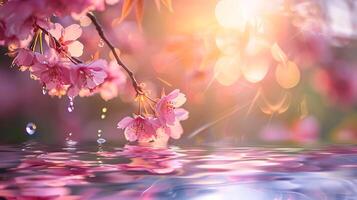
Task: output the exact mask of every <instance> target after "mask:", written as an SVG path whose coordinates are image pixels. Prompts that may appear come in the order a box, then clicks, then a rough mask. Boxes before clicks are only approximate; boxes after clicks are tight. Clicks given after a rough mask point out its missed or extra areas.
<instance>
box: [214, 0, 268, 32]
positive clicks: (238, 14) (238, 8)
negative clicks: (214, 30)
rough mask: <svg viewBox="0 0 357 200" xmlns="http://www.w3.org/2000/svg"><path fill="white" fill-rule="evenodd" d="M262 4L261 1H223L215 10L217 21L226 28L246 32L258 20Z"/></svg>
mask: <svg viewBox="0 0 357 200" xmlns="http://www.w3.org/2000/svg"><path fill="white" fill-rule="evenodd" d="M262 4H263V1H261V0H221V1H219V2H218V3H217V5H216V9H215V14H216V18H217V21H218V23H219V24H220V25H221V26H223V27H224V28H232V29H239V30H244V28H245V25H246V24H247V23H251V22H252V21H255V20H256V19H257V17H258V16H259V14H260V11H261V9H262Z"/></svg>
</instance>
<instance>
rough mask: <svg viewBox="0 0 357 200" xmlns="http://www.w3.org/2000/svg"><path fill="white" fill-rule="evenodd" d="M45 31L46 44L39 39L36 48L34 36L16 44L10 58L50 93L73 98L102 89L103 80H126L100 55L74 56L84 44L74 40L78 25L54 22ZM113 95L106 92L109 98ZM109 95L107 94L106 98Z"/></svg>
mask: <svg viewBox="0 0 357 200" xmlns="http://www.w3.org/2000/svg"><path fill="white" fill-rule="evenodd" d="M42 31H43V30H40V29H38V30H37V33H36V34H37V36H36V38H38V35H41V36H42ZM47 33H48V35H46V36H45V41H46V43H45V44H46V46H45V45H44V44H42V42H40V49H41V52H36V51H35V50H36V45H37V43H39V42H38V41H36V40H37V39H35V40H34V42H33V44H32V48H19V49H17V50H16V51H15V52H16V53H17V54H16V57H15V59H14V61H13V62H14V64H15V65H17V66H20V67H21V69H22V70H29V71H30V73H31V77H32V78H34V79H35V80H39V81H40V82H41V84H42V85H43V89H44V91H49V94H50V95H54V96H62V95H65V94H67V95H68V97H70V98H72V99H73V98H74V97H76V96H77V95H79V94H80V92H81V91H83V90H84V91H89V93H90V94H94V93H96V92H101V90H100V88H101V85H102V84H104V83H105V82H106V81H107V83H105V84H106V85H107V84H110V83H112V82H118V84H119V83H120V84H124V83H125V81H126V79H125V78H123V76H124V74H123V73H122V72H121V70H119V69H118V70H116V71H113V70H112V69H111V68H112V67H111V65H108V64H107V62H106V61H105V60H103V59H97V60H92V61H89V62H86V63H84V62H82V61H79V60H76V59H75V58H74V56H80V55H81V54H82V51H83V45H82V44H81V43H80V42H79V41H77V39H78V38H79V37H80V35H81V33H82V31H81V28H80V27H79V26H78V25H76V24H73V25H70V26H68V27H66V28H63V27H62V26H61V25H60V24H54V28H53V29H49V30H48V31H47ZM43 49H44V50H43ZM110 70H111V71H110ZM109 72H110V73H109ZM109 76H110V77H109ZM107 78H108V79H107ZM106 93H110V91H109V92H108V91H106ZM115 94H117V93H115ZM115 94H114V95H115ZM114 95H110V94H107V96H110V97H111V98H113V97H114ZM108 99H110V98H106V100H108Z"/></svg>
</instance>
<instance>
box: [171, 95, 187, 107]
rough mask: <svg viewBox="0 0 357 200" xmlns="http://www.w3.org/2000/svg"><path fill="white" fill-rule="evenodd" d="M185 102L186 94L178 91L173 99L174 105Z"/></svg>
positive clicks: (177, 105)
mask: <svg viewBox="0 0 357 200" xmlns="http://www.w3.org/2000/svg"><path fill="white" fill-rule="evenodd" d="M185 102H186V96H185V95H184V94H182V93H179V94H178V95H177V97H176V98H175V99H174V100H173V103H174V106H175V107H176V108H177V107H180V106H182V105H183V104H184V103H185Z"/></svg>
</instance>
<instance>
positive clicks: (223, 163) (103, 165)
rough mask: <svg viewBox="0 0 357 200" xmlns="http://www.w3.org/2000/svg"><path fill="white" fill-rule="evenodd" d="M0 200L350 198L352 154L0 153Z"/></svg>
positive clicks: (355, 170)
mask: <svg viewBox="0 0 357 200" xmlns="http://www.w3.org/2000/svg"><path fill="white" fill-rule="evenodd" d="M0 158H1V159H0V197H1V198H0V199H2V198H3V199H208V200H215V199H240V200H241V199H243V200H245V199H247V200H265V199H268V200H270V199H272V200H285V199H286V200H308V199H310V200H312V199H313V200H314V199H326V200H329V199H336V200H352V199H357V147H354V146H345V147H323V148H316V149H303V148H263V147H246V148H242V147H241V148H217V147H215V148H213V147H196V148H194V147H192V148H191V147H190V148H179V147H174V146H172V147H169V148H167V149H153V148H149V147H138V146H129V145H127V146H125V147H123V148H117V147H114V146H109V145H104V146H102V147H100V146H99V147H98V146H96V145H88V146H86V145H80V144H78V145H77V146H65V147H54V146H43V145H40V144H38V143H27V144H24V145H19V146H0Z"/></svg>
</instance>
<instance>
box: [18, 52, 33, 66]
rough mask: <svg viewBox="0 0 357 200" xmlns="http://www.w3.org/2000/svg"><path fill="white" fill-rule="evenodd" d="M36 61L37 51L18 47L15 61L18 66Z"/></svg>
mask: <svg viewBox="0 0 357 200" xmlns="http://www.w3.org/2000/svg"><path fill="white" fill-rule="evenodd" d="M34 62H35V53H34V52H33V51H31V50H29V49H22V48H21V49H18V50H17V55H16V57H15V59H14V61H13V63H14V64H16V65H17V66H31V65H33V64H34Z"/></svg>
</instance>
